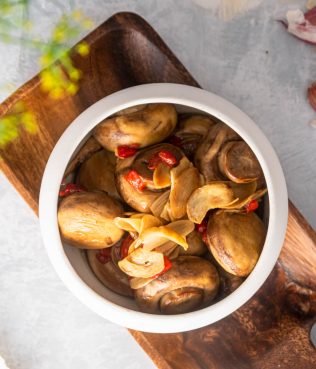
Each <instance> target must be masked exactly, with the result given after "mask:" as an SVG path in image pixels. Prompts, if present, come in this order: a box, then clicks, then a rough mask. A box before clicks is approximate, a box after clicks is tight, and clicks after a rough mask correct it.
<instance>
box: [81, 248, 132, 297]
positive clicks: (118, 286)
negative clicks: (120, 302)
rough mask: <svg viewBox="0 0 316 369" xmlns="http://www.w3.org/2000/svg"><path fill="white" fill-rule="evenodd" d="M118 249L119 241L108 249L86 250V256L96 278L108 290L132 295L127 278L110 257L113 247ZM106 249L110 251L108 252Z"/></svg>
mask: <svg viewBox="0 0 316 369" xmlns="http://www.w3.org/2000/svg"><path fill="white" fill-rule="evenodd" d="M115 248H118V249H120V242H118V243H117V244H115V245H114V246H112V247H111V248H110V249H109V248H107V249H101V250H87V258H88V261H89V264H90V267H91V269H92V271H93V272H94V274H95V275H96V276H97V278H98V279H99V280H100V282H101V283H102V284H104V285H105V286H106V287H107V288H109V289H110V290H112V291H114V292H116V293H118V294H120V295H123V296H128V297H133V295H134V293H133V290H132V289H131V288H130V285H129V279H128V277H127V275H126V274H125V273H123V272H122V271H121V270H120V269H119V268H118V266H117V265H116V262H115V259H114V258H113V257H111V251H112V254H113V249H115ZM108 251H110V252H109V253H108ZM104 252H106V253H104Z"/></svg>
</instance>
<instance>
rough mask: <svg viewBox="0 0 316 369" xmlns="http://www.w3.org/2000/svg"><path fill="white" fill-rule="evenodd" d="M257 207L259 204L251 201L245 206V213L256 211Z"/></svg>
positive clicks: (256, 201)
mask: <svg viewBox="0 0 316 369" xmlns="http://www.w3.org/2000/svg"><path fill="white" fill-rule="evenodd" d="M258 207H259V203H258V200H251V201H250V202H249V203H248V204H247V205H246V213H251V212H252V211H255V210H257V209H258Z"/></svg>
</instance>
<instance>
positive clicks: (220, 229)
mask: <svg viewBox="0 0 316 369" xmlns="http://www.w3.org/2000/svg"><path fill="white" fill-rule="evenodd" d="M265 234H266V230H265V226H264V224H263V222H262V220H261V219H260V218H259V217H258V216H257V215H256V214H255V213H254V212H251V213H246V214H243V213H228V212H225V211H218V212H216V213H214V214H213V215H212V216H211V217H210V219H209V222H208V226H207V241H208V247H209V250H210V252H211V253H212V255H213V256H214V258H215V259H216V261H217V262H218V263H219V264H220V265H221V266H222V268H223V269H225V270H226V271H227V272H228V273H231V274H234V275H236V276H239V277H246V276H247V275H249V274H250V273H251V271H252V270H253V268H254V266H255V265H256V263H257V261H258V259H259V256H260V252H261V250H262V247H263V243H264V240H265Z"/></svg>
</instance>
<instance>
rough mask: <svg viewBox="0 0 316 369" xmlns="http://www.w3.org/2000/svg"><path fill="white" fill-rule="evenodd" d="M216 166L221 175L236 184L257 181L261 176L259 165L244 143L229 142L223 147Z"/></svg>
mask: <svg viewBox="0 0 316 369" xmlns="http://www.w3.org/2000/svg"><path fill="white" fill-rule="evenodd" d="M218 165H219V168H220V171H221V172H222V174H223V175H225V176H226V177H227V178H229V179H230V180H231V181H233V182H236V183H247V182H252V181H257V180H258V179H259V178H260V177H261V176H263V173H262V170H261V166H260V163H259V161H258V159H257V158H256V156H255V154H254V153H253V151H252V150H251V148H250V147H249V146H248V145H247V144H246V142H245V141H231V142H227V143H226V144H224V145H223V147H222V149H221V151H220V153H219V156H218Z"/></svg>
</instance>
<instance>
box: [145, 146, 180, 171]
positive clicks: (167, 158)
mask: <svg viewBox="0 0 316 369" xmlns="http://www.w3.org/2000/svg"><path fill="white" fill-rule="evenodd" d="M177 162H178V161H177V158H176V157H175V156H174V155H173V154H172V153H171V152H170V151H167V150H161V151H159V152H158V153H157V154H155V155H153V156H152V157H151V158H150V159H149V162H148V169H150V170H155V169H156V168H157V167H158V165H159V164H160V163H163V164H166V165H167V166H168V167H170V168H172V167H174V166H175V165H176V164H177Z"/></svg>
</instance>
